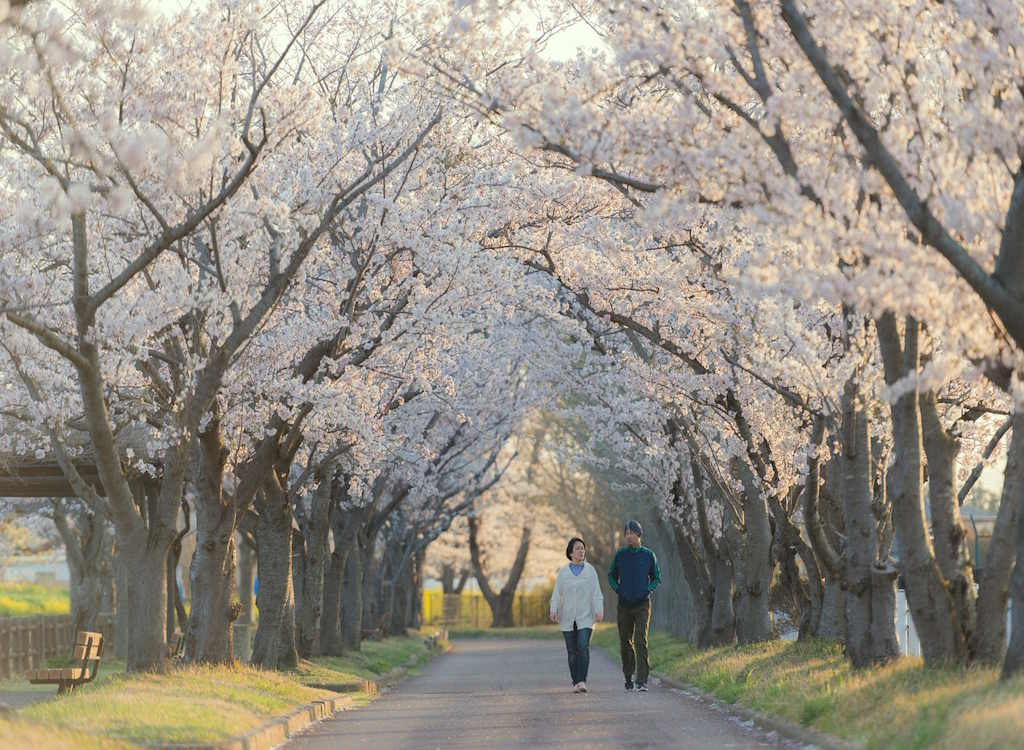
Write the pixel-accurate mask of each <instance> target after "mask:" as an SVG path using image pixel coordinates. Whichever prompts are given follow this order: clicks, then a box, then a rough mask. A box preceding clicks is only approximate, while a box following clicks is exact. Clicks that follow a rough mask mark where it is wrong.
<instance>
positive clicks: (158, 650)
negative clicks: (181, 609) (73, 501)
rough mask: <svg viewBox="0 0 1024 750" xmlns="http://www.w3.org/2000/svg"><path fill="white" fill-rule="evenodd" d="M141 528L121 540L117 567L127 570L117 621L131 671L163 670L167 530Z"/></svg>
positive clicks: (168, 543)
mask: <svg viewBox="0 0 1024 750" xmlns="http://www.w3.org/2000/svg"><path fill="white" fill-rule="evenodd" d="M161 531H162V532H164V533H160V531H151V530H149V529H145V528H143V529H140V530H139V531H137V532H136V533H134V534H131V535H129V536H124V537H121V538H120V540H119V542H118V558H119V559H118V566H119V567H120V569H121V570H122V571H123V572H124V575H123V576H122V577H121V580H120V583H121V586H120V587H119V588H118V592H117V603H118V620H119V624H120V627H121V629H122V630H121V637H122V638H123V644H124V645H123V648H124V658H125V661H126V662H127V669H128V671H129V672H142V671H163V669H164V668H165V666H166V658H167V640H166V633H165V627H166V625H167V589H166V583H165V579H166V576H167V551H168V548H169V547H170V544H171V539H170V536H169V534H168V533H166V530H161Z"/></svg>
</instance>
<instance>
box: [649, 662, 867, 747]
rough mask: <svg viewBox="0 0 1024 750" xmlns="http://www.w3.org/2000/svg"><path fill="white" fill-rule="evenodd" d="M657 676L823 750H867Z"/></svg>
mask: <svg viewBox="0 0 1024 750" xmlns="http://www.w3.org/2000/svg"><path fill="white" fill-rule="evenodd" d="M653 676H654V677H656V678H657V679H658V680H659V681H660V682H661V684H663V685H667V686H668V687H671V688H675V689H677V690H681V691H683V692H685V693H686V694H687V695H690V696H691V697H693V698H696V699H697V700H699V701H700V702H702V703H707V704H709V705H712V706H714V707H715V708H717V709H718V710H719V711H721V712H723V713H726V714H732V715H734V716H736V717H738V718H741V719H743V720H744V721H749V722H752V723H753V724H756V725H757V726H758V727H760V728H761V729H765V730H768V731H772V732H775V733H776V734H778V735H781V736H782V737H785V738H787V739H790V740H794V741H796V742H801V743H803V744H804V745H812V746H814V747H816V748H820V750H864V746H863V745H858V744H856V743H853V742H849V741H847V740H844V739H840V738H839V737H833V736H832V735H830V734H825V733H824V732H819V731H818V730H817V729H811V728H810V727H805V726H801V725H800V724H794V723H793V722H791V721H787V720H786V719H780V718H779V717H777V716H771V715H769V714H766V713H762V712H761V711H758V710H756V709H753V708H747V707H746V706H741V705H738V704H736V703H726V702H725V701H722V700H719V699H718V698H716V697H715V696H713V695H711V694H710V693H706V692H704V691H703V690H701V689H700V688H699V687H696V686H695V685H688V684H686V683H684V682H679V681H678V680H674V679H672V678H671V677H665V676H663V675H659V674H657V673H656V672H655V673H653Z"/></svg>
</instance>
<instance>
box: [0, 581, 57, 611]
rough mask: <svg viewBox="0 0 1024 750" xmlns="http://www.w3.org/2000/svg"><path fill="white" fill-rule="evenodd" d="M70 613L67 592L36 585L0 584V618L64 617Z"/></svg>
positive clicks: (52, 587)
mask: <svg viewBox="0 0 1024 750" xmlns="http://www.w3.org/2000/svg"><path fill="white" fill-rule="evenodd" d="M70 611H71V599H70V598H69V596H68V590H67V589H66V588H63V587H61V586H41V585H39V584H36V583H0V617H35V616H36V615H66V614H68V613H69V612H70Z"/></svg>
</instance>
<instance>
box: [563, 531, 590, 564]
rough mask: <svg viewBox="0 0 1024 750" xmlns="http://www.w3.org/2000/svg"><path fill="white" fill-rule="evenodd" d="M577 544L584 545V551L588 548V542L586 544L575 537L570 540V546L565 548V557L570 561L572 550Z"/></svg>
mask: <svg viewBox="0 0 1024 750" xmlns="http://www.w3.org/2000/svg"><path fill="white" fill-rule="evenodd" d="M576 542H579V543H580V544H582V545H583V549H584V550H585V549H586V548H587V543H586V542H584V541H583V540H582V539H580V538H579V537H578V536H574V537H573V538H572V539H570V540H569V546H567V547H566V548H565V556H566V557H568V558H569V559H570V560H571V559H572V548H573V547H574V546H575V545H576Z"/></svg>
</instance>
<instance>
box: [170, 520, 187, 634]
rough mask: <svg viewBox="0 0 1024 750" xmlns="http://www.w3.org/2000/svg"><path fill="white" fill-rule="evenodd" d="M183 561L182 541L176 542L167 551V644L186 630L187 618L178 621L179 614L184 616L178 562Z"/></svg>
mask: <svg viewBox="0 0 1024 750" xmlns="http://www.w3.org/2000/svg"><path fill="white" fill-rule="evenodd" d="M180 560H181V541H180V540H175V541H174V542H172V543H171V548H170V549H169V550H167V628H166V631H167V632H166V636H167V643H169V644H170V643H174V634H175V633H176V632H177V631H178V628H179V627H181V629H182V632H184V629H185V622H186V620H185V618H182V619H180V620H179V619H178V615H179V614H184V612H185V603H184V602H182V601H180V600H181V597H179V596H178V562H179V561H180Z"/></svg>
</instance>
